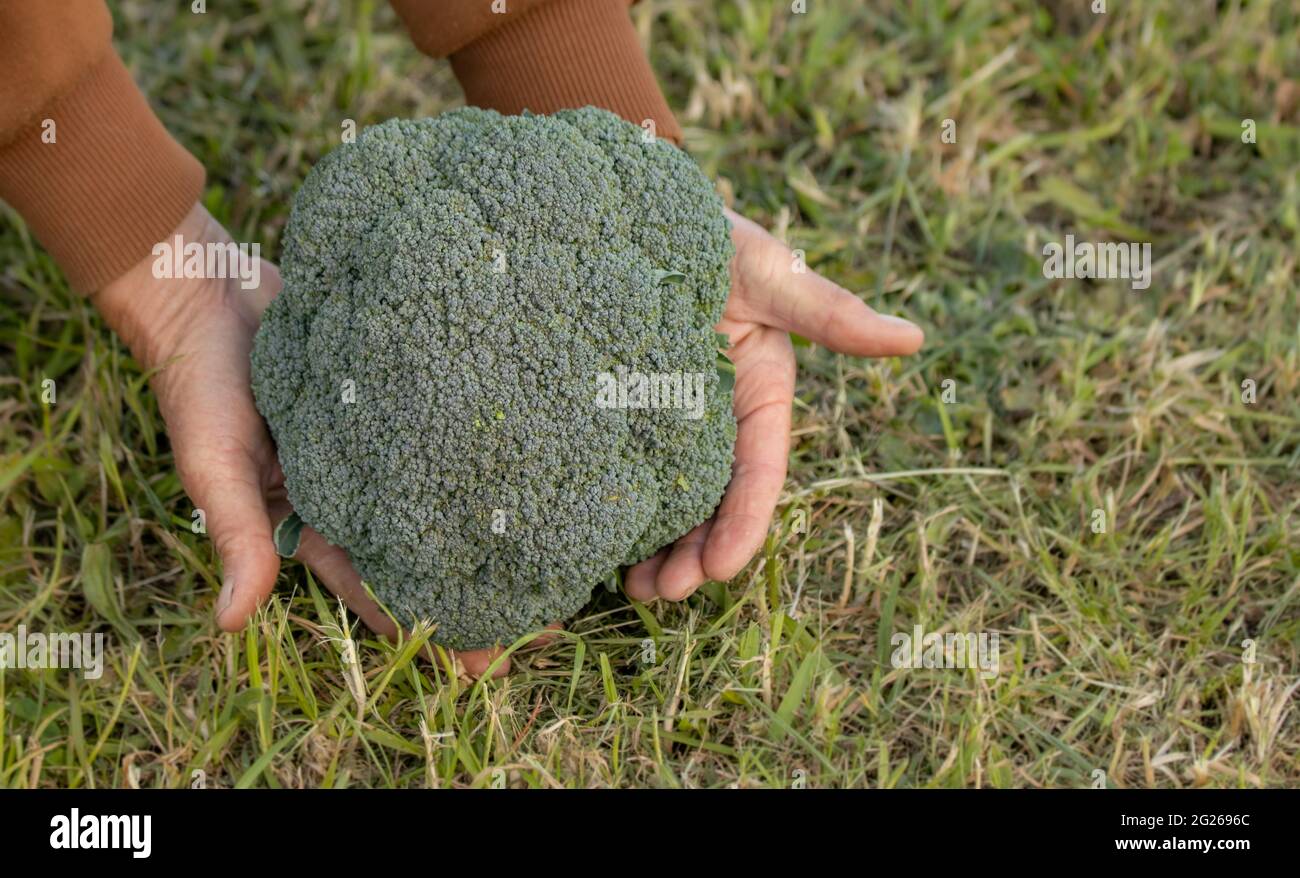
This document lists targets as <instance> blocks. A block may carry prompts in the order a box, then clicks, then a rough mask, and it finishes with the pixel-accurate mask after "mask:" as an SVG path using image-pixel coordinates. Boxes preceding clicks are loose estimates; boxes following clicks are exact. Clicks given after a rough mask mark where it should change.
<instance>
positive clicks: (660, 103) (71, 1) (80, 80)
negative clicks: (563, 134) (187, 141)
mask: <svg viewBox="0 0 1300 878" xmlns="http://www.w3.org/2000/svg"><path fill="white" fill-rule="evenodd" d="M391 2H392V4H393V6H394V7H395V8H396V9H397V11H398V13H399V14H400V15H401V17H402V20H403V21H404V22H405V24H406V26H407V28H408V30H409V31H410V33H411V36H412V39H413V40H414V41H415V42H416V44H417V46H419V47H420V48H421V49H422V50H423V51H425V52H427V53H429V54H431V55H434V56H439V57H441V56H446V55H450V57H451V63H452V67H453V69H454V70H455V72H456V76H457V78H458V79H460V81H461V84H462V85H463V86H464V89H465V98H466V101H467V102H468V103H470V104H473V105H476V106H482V107H491V108H493V109H496V110H499V111H501V112H503V113H518V112H520V111H522V110H525V109H528V110H532V111H533V112H535V113H547V112H552V111H554V110H558V109H563V108H565V107H581V106H586V105H587V104H594V105H596V106H598V107H604V108H605V109H608V110H612V111H613V112H616V113H618V114H619V115H621V116H623V117H624V118H626V119H628V120H630V121H632V122H634V123H636V124H642V122H643V121H644V120H646V119H653V120H654V122H655V126H656V133H657V134H658V135H659V136H661V137H665V138H668V139H670V140H673V141H675V142H678V143H680V142H681V129H680V128H679V127H678V125H677V121H676V120H675V119H674V118H673V115H672V113H671V112H670V111H669V109H668V105H667V103H666V102H665V101H664V98H663V94H662V93H661V92H660V91H659V87H658V85H657V83H656V82H655V78H654V73H653V71H652V70H651V68H650V64H649V62H648V61H647V60H646V57H645V53H644V52H643V51H642V49H641V46H640V43H639V41H638V40H637V35H636V30H635V28H633V26H632V22H631V19H630V17H629V16H628V12H627V8H628V5H629V3H628V0H391ZM494 9H497V10H500V9H504V10H505V11H504V12H499V13H498V12H494ZM111 38H112V19H111V17H110V16H109V13H108V9H107V7H106V6H105V5H104V2H103V0H0V199H3V200H4V201H5V202H7V203H8V204H9V205H10V206H11V207H13V208H14V209H15V210H16V211H17V212H18V213H19V214H20V215H21V216H22V217H23V219H24V220H25V221H26V223H27V225H28V226H29V227H30V228H31V230H32V232H33V233H34V234H35V235H36V238H37V239H38V240H39V241H40V242H41V244H42V245H44V247H45V248H46V249H47V250H48V251H49V252H50V254H51V255H52V256H53V257H54V259H55V260H56V261H57V262H58V263H59V265H60V266H61V267H62V268H63V270H64V273H65V274H66V275H67V277H68V281H69V282H70V283H71V285H72V286H73V288H74V289H76V290H79V291H83V292H88V291H93V290H95V289H98V288H99V287H101V286H103V285H104V284H106V283H107V282H108V281H110V280H112V279H114V278H116V277H118V276H120V275H121V274H123V273H124V272H125V271H126V270H127V269H128V268H130V267H131V266H133V265H135V264H136V263H137V262H139V261H140V260H141V259H144V258H145V257H146V256H148V255H149V253H150V251H151V249H152V248H153V245H154V244H155V243H157V242H158V241H160V240H163V239H165V238H166V237H167V236H168V235H170V234H171V232H172V230H174V229H175V228H176V226H177V225H179V223H180V221H181V220H182V219H183V218H184V217H185V215H186V213H188V212H189V210H190V209H191V208H192V207H193V206H194V204H195V202H197V201H198V200H199V197H200V196H201V194H202V191H203V184H204V173H203V168H202V167H201V166H200V165H199V163H198V162H197V161H195V159H194V157H193V156H191V155H190V154H189V153H187V152H186V151H185V150H184V149H182V148H181V146H180V145H179V144H178V143H177V142H176V141H175V140H173V139H172V137H171V136H170V135H169V134H168V133H167V131H166V130H165V129H164V128H163V127H162V124H161V123H160V122H159V121H158V119H157V117H155V116H154V114H153V112H152V110H150V108H149V103H148V101H146V100H145V97H144V95H142V94H141V93H140V90H139V89H138V88H137V87H136V86H135V83H134V82H132V80H131V76H130V74H129V73H128V71H127V69H126V67H125V66H124V65H123V64H122V61H121V59H119V58H118V56H117V54H116V53H115V52H114V51H113V48H112V44H111ZM47 120H49V121H51V122H53V128H52V129H51V128H50V126H49V125H48V123H47ZM51 131H52V134H53V137H52V142H50V141H51V138H50V133H51Z"/></svg>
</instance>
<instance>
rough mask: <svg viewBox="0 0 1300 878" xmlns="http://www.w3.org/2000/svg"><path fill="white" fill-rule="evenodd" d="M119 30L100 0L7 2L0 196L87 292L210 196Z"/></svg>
mask: <svg viewBox="0 0 1300 878" xmlns="http://www.w3.org/2000/svg"><path fill="white" fill-rule="evenodd" d="M112 31H113V22H112V18H111V17H110V16H109V13H108V9H107V7H106V6H105V5H104V3H103V0H58V2H31V0H0V199H3V200H4V201H6V202H8V203H9V205H10V206H11V207H13V208H14V210H16V211H18V213H19V214H20V215H21V216H22V217H23V219H24V220H25V221H26V222H27V225H28V226H29V227H30V228H31V230H32V232H33V233H34V234H35V236H36V238H37V239H38V240H39V241H40V242H41V244H43V245H44V246H45V249H46V250H48V251H49V252H50V255H52V256H53V257H54V259H55V261H56V262H58V263H59V265H60V266H61V267H62V268H63V271H64V273H65V274H66V275H67V277H68V282H69V283H70V284H71V285H72V287H73V289H76V290H78V291H81V292H89V291H93V290H96V289H98V288H99V287H101V286H103V285H104V284H106V283H107V282H108V281H110V280H112V279H114V278H116V277H118V276H120V275H121V274H123V273H124V272H125V271H126V270H127V269H128V268H130V267H131V266H133V265H135V264H136V263H137V262H139V261H140V260H141V259H143V258H145V257H146V256H148V255H149V252H150V249H151V248H152V247H153V245H154V244H155V243H156V242H158V241H160V240H162V239H163V238H165V237H166V236H167V235H168V234H170V233H171V231H172V230H173V229H175V228H176V226H177V225H179V224H180V221H181V220H182V219H183V218H184V217H185V214H186V213H187V212H189V210H190V208H192V207H193V206H194V204H195V202H196V201H198V199H199V195H200V194H201V193H202V191H203V168H202V167H201V166H200V165H199V163H198V162H197V161H196V160H195V159H194V157H193V156H191V155H190V154H189V153H187V152H186V151H185V150H184V149H182V148H181V146H180V145H179V144H178V143H176V141H175V140H173V139H172V138H171V136H170V135H169V134H168V133H167V131H166V130H165V129H164V128H163V127H162V125H161V124H160V123H159V121H158V119H157V117H155V116H154V114H153V111H152V110H150V108H149V104H148V102H147V101H146V100H145V98H144V96H143V95H142V94H141V93H140V90H139V89H138V88H136V86H135V83H134V82H133V81H132V80H131V74H130V73H129V72H128V71H127V69H126V66H125V65H123V64H122V60H121V59H120V58H118V56H117V53H116V52H114V51H113V46H112V42H111V38H112Z"/></svg>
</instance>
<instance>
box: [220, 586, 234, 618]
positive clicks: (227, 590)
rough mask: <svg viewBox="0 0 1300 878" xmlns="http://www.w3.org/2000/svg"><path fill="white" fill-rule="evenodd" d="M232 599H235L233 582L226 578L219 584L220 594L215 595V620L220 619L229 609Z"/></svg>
mask: <svg viewBox="0 0 1300 878" xmlns="http://www.w3.org/2000/svg"><path fill="white" fill-rule="evenodd" d="M234 599H235V582H234V580H233V579H230V578H229V577H227V578H226V579H225V581H224V582H222V583H221V593H220V594H218V595H217V618H218V619H220V618H221V616H222V615H223V614H224V613H225V612H226V610H228V609H230V604H231V602H232V601H233V600H234Z"/></svg>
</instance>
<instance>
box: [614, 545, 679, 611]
mask: <svg viewBox="0 0 1300 878" xmlns="http://www.w3.org/2000/svg"><path fill="white" fill-rule="evenodd" d="M669 551H671V549H660V550H659V551H658V552H656V553H655V554H654V555H651V556H650V557H649V558H646V559H645V560H644V561H642V562H641V563H639V564H633V565H632V566H631V567H629V568H628V570H627V573H626V574H625V575H624V576H623V590H624V591H625V592H627V596H628V597H630V598H631V599H632V600H634V601H640V602H641V603H646V602H648V601H652V600H654V599H655V597H656V596H657V595H658V592H656V591H655V577H657V576H658V575H659V568H660V567H663V566H664V562H665V561H667V560H668V553H669Z"/></svg>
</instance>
